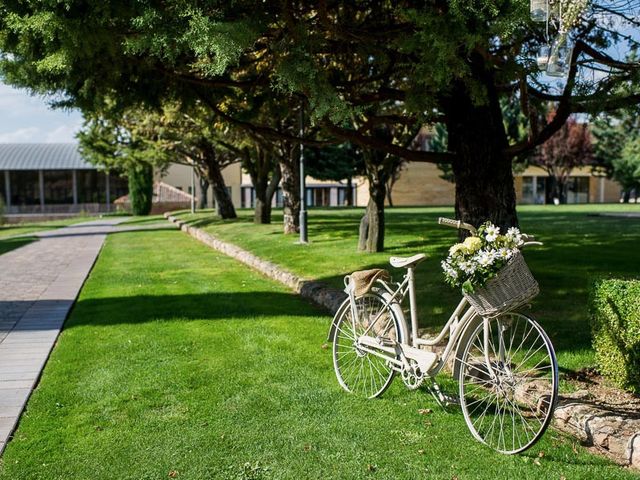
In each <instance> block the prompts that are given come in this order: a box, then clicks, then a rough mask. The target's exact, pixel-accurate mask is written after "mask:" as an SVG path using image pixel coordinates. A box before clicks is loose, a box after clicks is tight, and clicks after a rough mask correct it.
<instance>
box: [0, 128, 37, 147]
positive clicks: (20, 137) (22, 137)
mask: <svg viewBox="0 0 640 480" xmlns="http://www.w3.org/2000/svg"><path fill="white" fill-rule="evenodd" d="M40 136H41V132H40V129H38V128H36V127H27V128H18V129H17V130H14V131H13V132H6V133H0V143H24V142H33V141H34V138H38V137H40Z"/></svg>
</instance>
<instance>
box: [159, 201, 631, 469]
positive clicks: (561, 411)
mask: <svg viewBox="0 0 640 480" xmlns="http://www.w3.org/2000/svg"><path fill="white" fill-rule="evenodd" d="M164 216H165V218H166V219H167V220H169V221H170V222H173V223H175V224H176V225H177V226H178V228H180V230H182V231H183V232H185V233H188V234H189V235H191V236H192V237H193V238H195V239H196V240H199V241H200V242H202V243H204V244H205V245H207V246H209V247H211V248H213V249H215V250H218V251H219V252H221V253H224V254H225V255H228V256H230V257H232V258H234V259H236V260H238V261H240V262H242V263H244V264H245V265H248V266H249V267H251V268H253V269H255V270H258V271H259V272H260V273H262V274H264V275H266V276H267V277H269V278H271V279H273V280H276V281H278V282H280V283H282V284H284V285H286V286H288V287H289V288H291V289H292V290H293V291H295V292H296V293H298V294H300V295H301V296H302V297H304V298H308V299H310V300H312V301H313V302H315V303H316V304H318V305H320V306H322V307H325V308H327V309H328V310H329V311H330V312H331V314H335V312H336V311H337V310H338V308H339V307H340V304H341V303H342V302H343V301H344V299H345V298H347V295H346V294H345V293H344V292H343V291H342V290H338V289H336V288H333V287H329V286H328V285H326V284H325V283H323V282H318V281H315V280H307V279H304V278H301V277H298V276H297V275H295V274H293V273H291V272H289V271H288V270H286V269H284V268H282V267H280V266H279V265H276V264H275V263H272V262H268V261H266V260H263V259H261V258H260V257H258V256H256V255H254V254H253V253H251V252H248V251H246V250H244V249H242V248H240V247H238V246H236V245H233V244H231V243H227V242H224V241H222V240H219V239H218V238H216V237H215V236H214V235H211V234H210V233H207V232H205V231H203V230H201V229H199V228H196V227H192V226H190V225H188V224H187V223H186V222H184V221H183V220H180V219H179V218H177V217H175V216H173V215H171V214H170V213H165V214H164ZM436 348H437V347H436ZM576 393H577V394H576V395H573V396H561V397H559V399H558V405H557V406H556V411H555V414H554V419H553V424H554V426H555V427H556V428H557V429H559V430H561V431H563V432H565V433H568V434H570V435H573V436H574V437H576V438H577V439H578V440H579V441H580V442H582V443H583V444H586V445H588V446H593V447H596V448H597V449H598V451H600V452H602V453H604V454H606V455H607V456H609V457H611V458H612V459H613V460H615V461H616V462H618V463H620V464H623V465H629V466H631V467H634V468H640V418H636V417H630V416H625V415H620V414H616V413H613V412H611V411H610V410H606V409H604V408H602V407H598V406H596V405H593V404H590V403H589V402H588V401H585V400H584V399H583V398H581V397H584V395H582V394H581V393H582V392H576Z"/></svg>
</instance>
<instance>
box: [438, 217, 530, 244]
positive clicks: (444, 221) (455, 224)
mask: <svg viewBox="0 0 640 480" xmlns="http://www.w3.org/2000/svg"><path fill="white" fill-rule="evenodd" d="M438 224H440V225H445V226H447V227H452V228H457V229H458V230H468V231H469V232H471V234H472V235H475V234H476V233H477V230H476V227H474V226H473V225H471V224H469V223H464V222H462V221H460V220H452V219H451V218H444V217H440V218H438ZM522 240H523V242H524V243H523V246H525V247H526V246H530V245H537V246H540V245H542V242H538V241H536V239H535V237H534V236H533V235H527V234H523V235H522Z"/></svg>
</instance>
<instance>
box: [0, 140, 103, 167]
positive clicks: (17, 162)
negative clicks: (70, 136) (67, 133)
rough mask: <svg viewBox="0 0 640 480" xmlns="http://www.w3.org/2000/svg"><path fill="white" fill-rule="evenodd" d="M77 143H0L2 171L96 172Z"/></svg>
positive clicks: (0, 165)
mask: <svg viewBox="0 0 640 480" xmlns="http://www.w3.org/2000/svg"><path fill="white" fill-rule="evenodd" d="M95 169H96V167H95V165H92V164H90V163H88V162H86V161H85V160H84V159H83V158H82V157H81V156H80V152H79V151H78V145H76V144H75V143H0V170H95Z"/></svg>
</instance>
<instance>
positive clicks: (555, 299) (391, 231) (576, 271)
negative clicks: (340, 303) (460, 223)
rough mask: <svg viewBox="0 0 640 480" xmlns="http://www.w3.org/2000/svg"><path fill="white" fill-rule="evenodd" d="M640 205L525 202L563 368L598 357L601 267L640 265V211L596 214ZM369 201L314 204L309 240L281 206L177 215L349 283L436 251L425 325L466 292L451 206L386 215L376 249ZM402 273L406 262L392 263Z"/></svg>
mask: <svg viewBox="0 0 640 480" xmlns="http://www.w3.org/2000/svg"><path fill="white" fill-rule="evenodd" d="M626 211H634V212H640V205H576V206H560V207H555V206H523V207H520V208H519V215H520V221H521V227H522V230H523V231H524V232H527V233H533V234H535V235H536V236H537V238H538V239H539V240H541V241H543V242H544V244H545V245H544V246H543V247H537V248H531V249H529V250H528V251H527V252H526V254H525V256H526V258H527V262H528V263H529V265H530V267H531V270H532V271H533V273H534V275H535V276H536V278H537V279H538V281H539V283H540V286H541V294H540V296H539V297H538V298H537V300H536V301H535V302H534V304H533V309H532V312H533V315H534V316H535V317H537V318H538V319H539V320H540V322H541V323H542V324H543V326H544V328H545V329H546V330H547V332H548V333H549V334H550V336H551V338H552V340H553V343H554V345H555V347H556V349H557V352H558V357H559V363H560V366H561V368H562V369H572V370H573V369H579V368H583V367H586V366H589V365H592V364H593V363H594V356H593V350H592V348H591V338H590V330H589V325H588V309H587V298H588V292H589V288H590V285H591V283H592V280H593V279H594V278H596V277H598V276H602V275H621V276H629V275H637V274H638V265H640V249H638V247H637V246H638V244H639V242H640V218H638V219H634V218H632V219H629V218H610V217H595V216H591V215H592V214H593V213H597V212H626ZM361 214H362V210H357V209H332V210H327V209H325V210H311V211H310V213H309V238H310V240H311V243H310V244H309V245H298V244H296V241H297V237H296V236H284V235H282V234H281V220H282V216H281V215H280V214H275V215H274V218H273V224H271V225H254V224H253V223H252V217H251V212H250V211H241V212H240V218H239V219H238V220H235V221H222V220H219V219H216V217H214V216H212V213H211V212H204V213H199V214H196V215H195V216H193V215H190V214H189V213H188V212H182V213H181V214H180V217H181V218H183V219H185V220H188V221H189V222H190V223H191V224H192V225H195V226H200V227H202V228H204V229H205V230H207V231H209V232H211V233H213V234H215V235H216V236H218V237H219V238H221V239H224V240H228V241H230V242H233V243H236V244H237V245H240V246H242V247H244V248H246V249H248V250H251V251H253V252H255V253H256V254H258V255H259V256H261V257H263V258H265V259H268V260H270V261H273V262H275V263H277V264H279V265H282V266H284V267H286V268H288V269H289V270H291V271H293V272H294V273H297V274H298V275H302V276H304V277H307V278H315V279H320V280H323V281H326V282H328V283H329V284H331V285H333V286H335V287H338V288H340V287H342V286H343V283H342V278H343V276H344V275H345V274H348V273H350V272H352V271H354V270H359V269H366V268H374V267H383V268H390V267H389V265H388V258H389V256H390V255H411V254H414V253H418V252H425V253H427V254H429V257H430V258H429V259H428V260H427V261H426V262H425V263H423V264H422V265H420V267H419V268H418V270H417V272H416V279H417V280H416V281H417V295H418V303H419V313H420V316H421V321H420V323H421V325H422V326H424V327H429V328H433V329H435V328H436V327H440V326H442V325H444V323H445V322H446V320H447V318H448V315H449V313H450V312H451V311H452V309H453V307H454V306H455V304H456V303H457V301H458V299H459V295H458V292H456V291H455V290H453V289H452V288H450V287H448V286H447V285H446V284H444V283H443V275H442V271H441V269H440V260H442V259H443V258H444V257H445V256H446V252H447V249H448V247H449V246H450V245H451V244H453V243H454V242H455V241H456V235H457V234H456V231H455V230H453V229H450V228H446V227H441V226H439V225H438V224H437V223H436V220H437V218H438V217H439V216H450V217H451V216H453V209H452V208H394V209H388V210H387V215H386V221H387V229H386V232H387V234H386V250H385V252H384V253H379V254H366V253H361V252H357V251H356V246H357V232H358V222H359V219H360V216H361ZM392 274H393V275H394V276H395V278H397V279H399V278H400V276H401V274H402V271H399V270H393V269H392Z"/></svg>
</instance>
